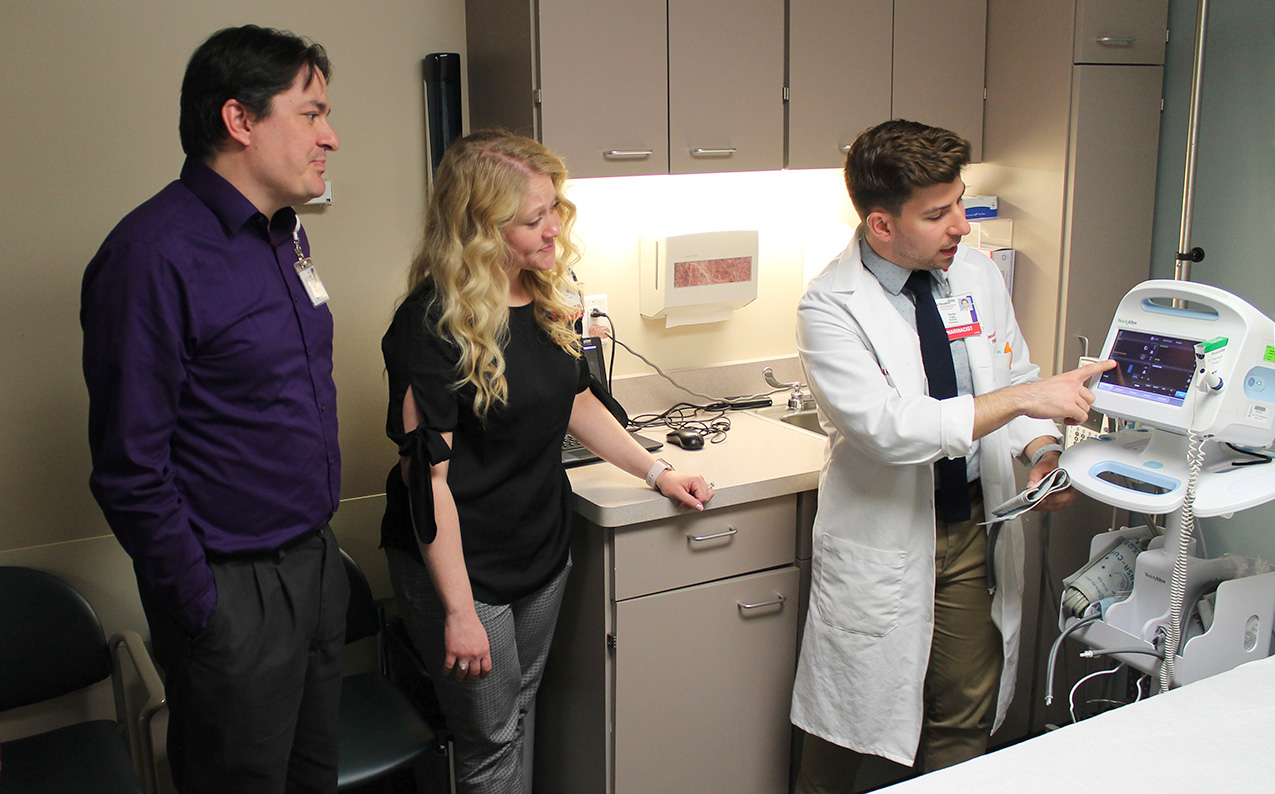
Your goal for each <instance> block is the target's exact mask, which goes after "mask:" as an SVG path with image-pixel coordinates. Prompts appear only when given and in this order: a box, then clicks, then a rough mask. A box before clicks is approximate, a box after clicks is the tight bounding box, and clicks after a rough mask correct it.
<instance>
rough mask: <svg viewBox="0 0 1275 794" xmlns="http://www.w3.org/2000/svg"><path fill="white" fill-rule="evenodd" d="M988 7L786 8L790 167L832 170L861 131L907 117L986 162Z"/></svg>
mask: <svg viewBox="0 0 1275 794" xmlns="http://www.w3.org/2000/svg"><path fill="white" fill-rule="evenodd" d="M987 2H988V0H790V2H789V12H788V13H789V55H788V68H789V76H788V86H789V101H788V141H789V142H788V166H789V167H790V168H833V167H840V166H841V165H843V164H844V162H845V151H846V149H847V148H848V147H849V145H850V144H851V143H852V142H853V141H854V139H855V137H856V136H857V135H858V134H859V133H860V132H862V131H863V130H864V129H866V128H868V127H870V126H872V125H873V124H876V123H879V122H881V121H885V120H886V119H889V118H906V119H912V120H914V121H920V122H924V123H926V124H932V125H935V126H939V127H946V128H947V129H951V130H955V131H956V132H958V133H960V134H961V135H963V136H965V137H966V138H968V139H969V141H970V144H971V146H972V148H973V155H974V159H975V160H978V159H980V158H981V156H982V146H983V74H984V53H985V46H986V32H987V29H986V19H987Z"/></svg>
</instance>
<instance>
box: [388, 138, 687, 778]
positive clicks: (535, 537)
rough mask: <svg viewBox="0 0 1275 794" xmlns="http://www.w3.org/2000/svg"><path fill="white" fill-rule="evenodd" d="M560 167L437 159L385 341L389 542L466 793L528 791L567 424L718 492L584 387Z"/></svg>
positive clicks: (666, 474) (523, 154)
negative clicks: (421, 230) (418, 237)
mask: <svg viewBox="0 0 1275 794" xmlns="http://www.w3.org/2000/svg"><path fill="white" fill-rule="evenodd" d="M566 178H567V172H566V168H565V166H564V165H563V163H562V161H561V159H559V158H558V157H557V156H556V155H554V154H553V153H552V152H550V151H549V150H547V149H546V148H544V147H543V146H541V145H540V144H539V143H536V142H535V141H533V140H529V139H527V138H521V137H517V136H513V135H509V134H506V133H500V132H478V133H474V134H472V135H469V136H468V137H465V138H462V139H461V140H459V141H457V142H456V143H455V144H454V145H453V146H452V147H451V148H450V149H449V150H448V152H447V154H446V155H445V156H444V157H443V160H442V163H441V164H440V165H439V169H438V173H437V175H436V178H435V183H434V187H433V191H432V193H431V195H430V200H429V205H428V208H427V210H426V218H425V237H424V241H423V243H422V244H421V249H420V251H419V253H418V254H417V256H416V259H415V261H414V262H413V263H412V268H411V272H410V274H409V277H408V282H409V283H408V295H407V297H406V298H405V299H404V300H403V302H402V304H401V305H400V306H399V307H398V311H397V312H396V314H395V317H394V320H393V322H392V323H391V325H390V328H389V330H388V331H387V332H386V334H385V338H384V339H383V340H382V343H381V345H382V351H383V353H384V355H385V365H386V369H387V371H388V374H389V386H390V406H389V415H388V420H387V431H388V433H389V436H390V438H392V439H393V440H394V441H395V442H397V443H398V444H399V453H400V457H401V464H400V465H399V466H397V467H395V469H394V470H393V471H392V472H391V473H390V477H389V481H388V482H387V485H386V491H387V494H388V496H387V509H386V516H385V520H384V522H383V525H382V542H383V544H384V546H385V548H386V554H387V557H388V559H389V568H390V577H391V580H392V582H393V585H394V590H395V594H396V596H397V597H398V600H399V603H400V606H401V607H402V611H403V614H404V617H405V619H406V621H407V626H408V630H409V632H410V633H411V636H412V640H413V642H414V643H415V644H416V645H417V648H418V650H419V651H420V652H421V654H422V656H423V657H424V659H425V662H426V664H427V665H429V667H430V669H431V671H432V672H435V673H438V674H439V675H438V678H437V679H436V689H437V691H438V696H439V700H440V702H441V705H442V708H443V711H444V714H445V715H446V717H447V724H448V728H449V730H450V731H451V732H452V734H453V735H454V736H455V739H456V766H457V777H458V779H459V787H458V790H459V791H462V792H521V791H522V789H523V784H522V752H523V749H522V736H523V726H522V718H523V715H524V714H525V712H526V709H527V708H528V706H529V704H530V703H531V701H532V699H533V698H534V696H535V691H536V688H537V686H538V685H539V683H540V677H541V672H542V670H543V668H544V663H545V658H546V656H547V655H548V652H549V642H550V639H551V638H552V635H553V628H554V623H555V622H556V620H557V615H558V606H559V603H560V602H561V598H562V591H563V587H564V585H565V583H566V577H567V571H568V569H569V568H570V559H569V553H568V539H569V533H570V518H571V512H572V509H571V486H570V483H569V481H568V480H567V476H566V472H565V470H564V469H563V467H562V462H561V446H562V438H563V435H564V434H565V433H566V432H567V431H570V432H571V433H572V435H574V436H575V437H576V438H578V439H579V440H580V441H581V442H583V443H584V444H585V445H586V446H588V447H589V448H590V449H591V450H593V451H594V452H596V453H598V454H599V455H601V456H602V457H603V458H604V459H605V460H607V461H610V462H611V463H613V464H615V465H616V466H619V467H620V468H621V469H623V470H625V471H627V472H629V473H631V474H633V475H634V476H636V477H638V478H647V479H648V482H651V483H653V487H655V488H657V489H658V490H659V491H660V492H661V493H663V494H664V495H666V496H668V497H669V498H670V499H673V500H675V501H677V502H679V503H680V504H682V505H684V506H686V507H687V508H690V509H695V510H702V509H703V506H704V503H705V502H707V501H708V500H709V499H710V498H711V497H712V491H711V489H710V487H709V485H708V483H707V482H705V481H704V479H703V478H702V477H699V476H697V475H693V474H688V473H684V472H679V471H674V470H672V469H665V468H663V467H664V466H665V465H667V464H662V463H661V462H659V461H657V460H656V459H655V458H653V457H652V456H651V455H650V453H648V452H647V451H646V450H644V449H642V447H641V446H640V445H638V444H637V443H636V442H634V441H633V440H632V439H631V438H630V436H629V435H628V434H627V433H626V432H624V429H623V428H622V427H621V426H620V425H619V423H618V422H617V421H616V420H615V419H614V418H613V417H612V415H611V414H610V413H609V412H608V411H607V409H606V408H605V407H604V406H603V405H602V403H601V402H599V401H598V399H597V397H595V396H594V395H593V393H592V392H591V391H590V390H589V378H588V368H587V367H586V366H585V365H584V363H583V362H582V360H581V359H580V355H579V353H580V341H579V337H578V336H577V334H576V332H575V330H574V324H573V323H574V319H575V316H576V315H577V314H578V308H577V306H578V303H576V302H572V301H569V300H567V299H566V297H565V296H567V295H568V294H571V293H574V291H575V288H574V286H573V283H572V280H571V277H570V275H569V265H570V263H571V262H572V261H573V260H574V259H575V257H576V249H575V246H574V245H573V243H572V239H571V226H572V222H573V221H574V219H575V206H574V205H573V204H572V203H571V202H570V201H568V200H567V199H566V198H565V197H564V196H563V195H562V188H563V184H564V182H565V181H566Z"/></svg>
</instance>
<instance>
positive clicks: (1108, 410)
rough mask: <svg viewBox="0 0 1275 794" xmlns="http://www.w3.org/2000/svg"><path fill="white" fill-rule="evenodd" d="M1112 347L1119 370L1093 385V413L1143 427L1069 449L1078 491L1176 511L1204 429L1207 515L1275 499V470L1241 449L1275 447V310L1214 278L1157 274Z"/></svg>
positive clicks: (1133, 297)
mask: <svg viewBox="0 0 1275 794" xmlns="http://www.w3.org/2000/svg"><path fill="white" fill-rule="evenodd" d="M1102 354H1103V357H1104V358H1111V359H1115V361H1116V367H1115V368H1113V369H1110V370H1107V371H1106V372H1103V373H1101V374H1100V375H1096V376H1094V379H1093V380H1092V381H1091V382H1090V384H1089V386H1090V389H1092V390H1093V393H1094V403H1093V409H1094V410H1095V411H1099V412H1101V413H1103V414H1106V415H1107V416H1110V417H1115V418H1119V419H1124V420H1127V421H1129V422H1133V423H1136V425H1135V426H1134V427H1133V428H1132V429H1131V430H1126V431H1124V432H1121V433H1116V434H1110V435H1105V436H1102V437H1101V438H1100V440H1099V441H1098V442H1087V443H1085V444H1081V445H1079V446H1076V447H1073V448H1071V449H1069V450H1068V453H1069V454H1067V455H1065V458H1064V462H1063V465H1064V466H1065V468H1066V469H1067V471H1068V474H1069V475H1070V477H1071V481H1072V485H1073V486H1075V487H1076V488H1078V489H1079V490H1081V491H1083V492H1085V493H1087V494H1089V495H1090V496H1093V497H1095V498H1097V499H1101V500H1102V501H1105V502H1107V503H1108V504H1113V505H1117V506H1120V507H1125V508H1128V509H1132V510H1139V511H1142V512H1146V513H1154V514H1163V513H1168V512H1170V511H1172V510H1173V509H1175V508H1176V507H1177V506H1178V505H1180V504H1181V502H1182V498H1183V496H1184V494H1185V483H1186V477H1187V468H1186V459H1187V436H1188V435H1189V434H1191V433H1195V434H1196V435H1197V436H1199V437H1200V438H1202V439H1204V440H1205V442H1206V448H1205V452H1206V453H1207V458H1206V466H1205V469H1204V470H1205V472H1206V477H1205V479H1204V480H1202V481H1201V490H1200V498H1201V500H1202V502H1201V503H1200V504H1198V505H1197V506H1196V512H1197V514H1198V515H1221V514H1224V513H1230V512H1234V511H1235V510H1241V509H1244V508H1246V507H1252V506H1254V505H1256V504H1261V503H1262V502H1265V501H1269V500H1270V499H1272V498H1275V466H1270V467H1265V466H1262V467H1255V466H1248V467H1243V466H1237V465H1235V464H1236V463H1243V462H1244V457H1245V455H1246V453H1245V452H1242V451H1239V450H1236V449H1235V447H1237V446H1238V447H1243V448H1250V449H1264V448H1267V447H1270V446H1271V444H1272V443H1273V442H1275V322H1272V320H1271V319H1270V318H1269V317H1267V316H1265V315H1264V314H1262V313H1261V312H1260V311H1258V310H1257V309H1256V308H1254V307H1253V306H1252V305H1251V304H1249V303H1248V302H1247V301H1245V300H1243V299H1242V298H1239V297H1237V296H1235V295H1232V294H1231V293H1229V292H1226V291H1225V290H1221V289H1218V288H1217V287H1212V286H1209V285H1207V284H1198V283H1194V282H1188V281H1170V280H1152V281H1146V282H1143V283H1142V284H1139V285H1138V286H1136V287H1134V288H1133V289H1132V290H1130V291H1129V293H1128V294H1127V295H1125V297H1124V298H1123V299H1122V300H1121V301H1120V305H1119V307H1118V308H1117V309H1116V314H1115V317H1114V318H1113V320H1112V323H1111V329H1110V330H1109V331H1108V333H1107V339H1106V342H1105V343H1104V344H1103V348H1102ZM1251 459H1252V458H1251V456H1250V462H1251ZM1268 468H1269V469H1271V471H1272V473H1267V472H1266V471H1265V470H1266V469H1268ZM1214 475H1224V476H1225V477H1224V479H1223V480H1219V479H1218V476H1214ZM1206 480H1207V481H1206Z"/></svg>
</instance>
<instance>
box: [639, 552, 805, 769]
mask: <svg viewBox="0 0 1275 794" xmlns="http://www.w3.org/2000/svg"><path fill="white" fill-rule="evenodd" d="M798 582H799V574H798V571H797V569H796V568H795V567H792V566H789V567H786V568H780V569H777V570H772V571H765V572H762V573H754V574H747V575H744V576H736V577H732V578H730V579H724V580H721V581H717V582H711V583H708V584H702V585H696V586H693V587H684V588H681V589H678V590H671V591H668V592H664V593H657V594H655V595H649V596H643V597H640V598H632V599H628V600H626V601H621V602H619V603H617V604H616V622H615V628H616V631H615V635H616V650H615V654H616V656H615V792H616V794H650V792H654V791H686V792H691V791H693V792H698V793H699V794H711V793H713V792H721V793H722V794H750V793H751V792H757V793H758V794H762V793H764V794H784V792H787V791H788V764H789V742H790V737H791V725H790V723H789V722H788V706H789V702H790V700H791V697H792V681H793V674H794V671H795V669H796V651H797V595H798Z"/></svg>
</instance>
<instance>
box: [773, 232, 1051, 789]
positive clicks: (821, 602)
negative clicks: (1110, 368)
mask: <svg viewBox="0 0 1275 794" xmlns="http://www.w3.org/2000/svg"><path fill="white" fill-rule="evenodd" d="M863 233H864V229H863V227H860V229H859V230H858V231H857V232H856V233H855V238H854V241H853V242H852V243H851V244H850V246H849V247H848V248H847V249H846V250H845V252H844V253H842V255H841V256H840V257H839V258H838V259H837V260H834V261H833V262H832V263H831V264H830V265H829V266H828V267H827V268H826V269H825V270H824V271H823V272H822V273H821V274H819V275H818V276H816V277H815V279H814V280H813V281H812V282H811V284H810V288H809V289H808V290H807V291H806V294H805V296H803V298H802V300H801V303H800V306H799V308H798V320H797V345H798V349H799V351H800V353H801V360H802V365H803V367H804V368H805V371H806V376H807V379H808V382H809V383H810V386H811V389H812V391H813V392H814V395H815V397H816V399H817V401H818V405H819V413H820V421H821V422H822V423H823V425H824V427H825V429H827V430H828V431H829V445H828V451H827V453H826V459H825V463H824V467H823V471H822V472H821V474H820V477H819V511H818V515H817V516H816V518H815V526H814V558H813V562H812V571H811V586H810V609H809V612H808V614H807V618H806V627H805V634H804V638H803V641H802V647H801V656H800V660H799V662H798V665H797V678H796V683H795V686H794V691H793V702H792V721H793V724H795V725H796V726H798V727H799V728H802V729H803V730H805V731H807V732H810V733H813V734H816V735H818V736H820V737H823V738H824V739H827V740H828V741H830V742H833V743H834V744H838V745H841V746H843V747H849V748H851V749H854V750H858V751H859V752H863V753H868V754H872V755H880V756H883V757H885V758H889V759H891V760H893V761H896V762H898V763H902V764H908V765H911V764H912V763H913V760H914V759H915V757H916V751H917V746H918V744H919V742H920V734H921V723H922V683H923V681H924V680H925V671H926V666H927V663H928V660H929V655H930V639H931V637H932V634H933V624H934V548H935V539H934V538H935V536H934V532H935V527H934V521H935V519H934V475H933V467H932V466H931V463H932V462H933V461H935V460H937V459H939V458H942V457H961V456H964V455H966V454H968V453H969V451H970V445H971V442H972V436H973V427H974V399H973V397H972V396H969V395H965V396H958V397H953V398H950V399H946V400H935V399H932V398H931V397H929V396H927V394H926V383H925V369H924V365H923V364H922V362H921V350H920V344H919V342H918V339H917V335H916V332H915V331H913V330H912V329H911V328H910V327H909V326H908V324H907V321H905V320H904V319H903V317H902V316H901V315H900V314H899V312H898V310H897V309H895V308H894V306H892V305H891V304H890V303H889V301H888V300H887V298H886V293H885V290H884V289H883V288H882V286H881V284H880V282H879V281H877V279H876V277H875V276H873V275H872V273H871V272H870V271H868V270H867V269H866V268H864V266H863V263H862V261H861V260H860V257H859V241H860V240H861V239H862V236H863ZM947 278H948V279H949V283H950V285H951V290H952V294H954V295H961V294H964V293H971V294H972V295H973V297H974V306H975V309H976V310H977V312H978V319H979V321H980V322H981V323H982V329H981V333H980V335H978V336H973V337H969V338H968V339H967V350H968V351H969V362H970V368H971V375H972V377H973V386H974V392H975V393H976V394H985V393H987V392H990V391H993V390H995V389H998V388H1002V387H1004V386H1009V385H1011V384H1017V383H1022V382H1025V381H1032V380H1035V379H1036V378H1037V377H1038V374H1037V373H1038V368H1037V367H1036V366H1035V365H1033V364H1032V363H1031V362H1030V360H1029V359H1028V355H1027V345H1026V343H1025V342H1024V341H1023V338H1022V335H1021V333H1020V332H1019V330H1018V324H1017V322H1016V321H1015V320H1014V314H1013V309H1012V307H1011V306H1010V301H1009V295H1008V294H1007V293H1006V290H1005V283H1004V280H1003V279H1002V277H1001V275H1000V273H999V272H998V271H997V270H996V267H995V266H994V265H993V264H992V263H991V260H989V259H988V258H987V257H986V256H984V255H982V254H981V253H979V252H977V251H975V250H973V249H970V248H967V247H966V246H964V245H962V246H960V248H959V249H958V251H957V254H956V259H955V261H954V262H953V264H952V266H951V267H950V268H948V270H947ZM1044 435H1057V427H1056V426H1055V424H1054V423H1053V422H1050V421H1046V420H1038V419H1029V418H1026V417H1020V418H1018V419H1014V420H1013V421H1011V422H1010V423H1009V424H1008V425H1006V426H1005V427H1002V428H1001V429H999V430H997V431H995V432H993V433H991V434H989V435H987V436H985V437H984V438H983V439H982V441H981V446H980V455H979V459H980V463H981V466H982V469H981V477H982V483H983V496H984V501H985V503H986V505H987V507H988V508H991V507H994V506H996V505H998V504H1000V503H1001V502H1003V501H1004V500H1006V499H1008V498H1009V497H1010V496H1012V495H1013V494H1014V493H1015V482H1014V471H1013V461H1012V457H1013V456H1015V455H1018V454H1020V453H1021V452H1022V450H1023V448H1024V447H1025V446H1026V445H1027V444H1028V443H1029V442H1030V441H1031V440H1032V439H1035V438H1038V437H1040V436H1044ZM995 565H996V574H997V584H998V589H997V591H996V596H995V598H994V600H993V603H992V617H993V620H994V622H995V624H996V625H997V626H998V627H999V628H1000V631H1001V636H1002V637H1003V639H1004V653H1005V665H1004V672H1003V674H1002V676H1001V682H1000V688H999V694H998V699H997V713H996V722H995V727H997V728H998V727H1000V724H1001V722H1002V721H1003V720H1004V717H1005V711H1006V709H1007V707H1008V706H1009V703H1010V701H1011V699H1012V698H1013V695H1014V679H1015V671H1016V667H1017V660H1018V639H1019V628H1020V619H1021V613H1022V582H1023V536H1022V527H1021V525H1020V524H1019V523H1018V522H1013V523H1012V524H1006V525H1005V526H1004V527H1002V530H1001V535H1000V538H999V540H998V543H997V547H996V560H995Z"/></svg>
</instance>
